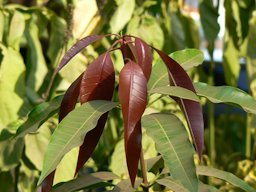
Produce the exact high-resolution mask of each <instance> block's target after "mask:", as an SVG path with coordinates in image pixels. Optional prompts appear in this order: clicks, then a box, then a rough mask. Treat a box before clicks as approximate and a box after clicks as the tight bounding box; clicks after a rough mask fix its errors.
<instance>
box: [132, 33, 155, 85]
mask: <svg viewBox="0 0 256 192" xmlns="http://www.w3.org/2000/svg"><path fill="white" fill-rule="evenodd" d="M135 50H136V53H137V59H138V61H137V62H138V64H139V65H140V67H141V68H142V71H143V73H144V75H145V77H146V79H147V81H148V80H149V77H150V74H151V70H152V53H151V48H150V47H149V46H148V45H147V44H146V43H145V42H144V41H143V40H141V39H139V38H136V39H135Z"/></svg>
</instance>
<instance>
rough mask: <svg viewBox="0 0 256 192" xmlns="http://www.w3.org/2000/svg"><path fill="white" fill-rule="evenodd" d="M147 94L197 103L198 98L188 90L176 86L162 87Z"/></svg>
mask: <svg viewBox="0 0 256 192" xmlns="http://www.w3.org/2000/svg"><path fill="white" fill-rule="evenodd" d="M149 93H159V94H163V95H170V96H173V97H180V98H182V99H188V100H192V101H197V102H199V101H200V100H199V99H198V96H197V95H196V94H195V93H194V92H193V91H190V90H188V89H185V88H182V87H177V86H163V87H158V88H155V89H151V90H150V91H149Z"/></svg>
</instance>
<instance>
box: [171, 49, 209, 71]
mask: <svg viewBox="0 0 256 192" xmlns="http://www.w3.org/2000/svg"><path fill="white" fill-rule="evenodd" d="M169 56H170V57H171V58H172V59H173V60H175V61H176V62H177V63H179V64H180V65H181V66H182V67H183V69H184V70H186V71H187V70H189V69H191V68H193V67H196V66H198V65H201V64H202V63H203V61H204V54H203V52H202V51H201V50H198V49H184V50H181V51H175V52H173V53H171V54H170V55H169Z"/></svg>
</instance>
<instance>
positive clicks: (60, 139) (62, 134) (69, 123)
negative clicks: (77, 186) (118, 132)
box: [38, 100, 116, 184]
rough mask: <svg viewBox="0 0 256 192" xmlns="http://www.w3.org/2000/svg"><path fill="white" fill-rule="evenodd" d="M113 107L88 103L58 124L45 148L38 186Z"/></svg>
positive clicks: (113, 105) (105, 104)
mask: <svg viewBox="0 0 256 192" xmlns="http://www.w3.org/2000/svg"><path fill="white" fill-rule="evenodd" d="M115 106H116V103H113V102H109V101H99V100H97V101H89V102H87V103H85V104H83V105H82V106H80V107H77V108H76V109H74V110H73V111H72V112H70V113H69V114H68V115H67V116H66V117H65V118H64V119H63V120H62V121H61V122H60V124H59V126H58V127H57V128H56V130H55V131H54V133H53V135H52V137H51V140H50V143H49V145H48V147H47V151H46V154H45V158H44V163H43V169H42V173H41V175H40V178H39V181H38V184H40V183H41V182H42V181H43V180H44V179H45V177H47V175H48V174H49V173H50V172H52V171H53V170H54V169H55V168H56V166H57V165H58V163H59V162H60V160H61V159H62V157H63V156H64V155H65V154H66V153H67V152H68V151H70V150H71V149H72V148H74V147H77V146H79V145H81V144H82V143H83V139H84V136H85V134H86V133H87V132H88V131H90V130H92V129H93V128H94V127H95V126H96V124H97V121H98V119H99V118H100V116H101V115H102V114H104V113H106V112H107V111H109V110H111V109H112V108H114V107H115ZM81 114H84V115H81Z"/></svg>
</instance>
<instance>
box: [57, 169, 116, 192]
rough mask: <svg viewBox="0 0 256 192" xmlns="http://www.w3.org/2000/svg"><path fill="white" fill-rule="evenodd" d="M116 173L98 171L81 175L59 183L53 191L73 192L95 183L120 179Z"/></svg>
mask: <svg viewBox="0 0 256 192" xmlns="http://www.w3.org/2000/svg"><path fill="white" fill-rule="evenodd" d="M118 178H119V177H117V176H116V175H115V174H113V173H111V172H97V173H92V174H90V175H83V176H79V177H78V178H76V179H73V180H71V181H68V182H66V183H61V184H58V185H57V186H55V187H54V188H53V192H71V191H76V190H80V189H84V188H88V187H90V186H93V185H95V184H99V183H102V182H104V181H109V180H113V179H118Z"/></svg>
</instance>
